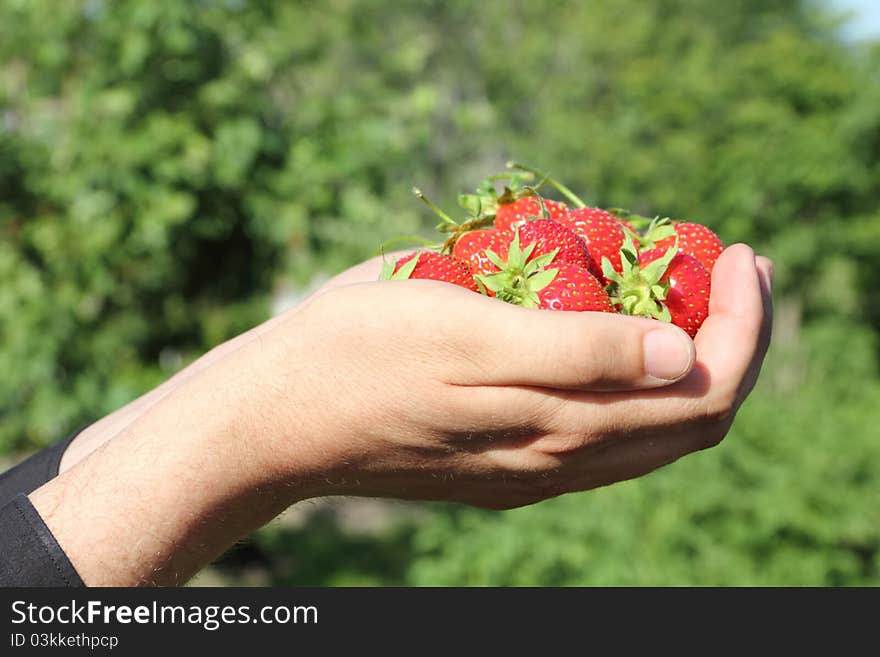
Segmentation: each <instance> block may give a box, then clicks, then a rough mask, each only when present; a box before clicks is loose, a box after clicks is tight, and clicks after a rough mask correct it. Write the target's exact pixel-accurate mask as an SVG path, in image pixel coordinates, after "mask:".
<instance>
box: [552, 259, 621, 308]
mask: <svg viewBox="0 0 880 657" xmlns="http://www.w3.org/2000/svg"><path fill="white" fill-rule="evenodd" d="M538 308H543V309H545V310H572V311H577V312H583V311H587V310H590V311H593V312H600V313H613V312H614V306H612V305H611V299H610V298H609V297H608V293H607V292H606V291H605V288H603V287H602V284H601V283H600V282H599V281H598V279H597V278H596V277H595V276H593V274H591V273H590V272H589V271H588V270H586V269H584V268H583V267H578V266H577V265H562V266H561V267H559V273H557V274H556V276H555V278H554V279H553V280H552V281H550V284H549V285H547V286H546V287H544V288H541V289H540V290H538Z"/></svg>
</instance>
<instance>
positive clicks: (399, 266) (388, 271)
mask: <svg viewBox="0 0 880 657" xmlns="http://www.w3.org/2000/svg"><path fill="white" fill-rule="evenodd" d="M381 278H382V279H383V280H394V281H396V280H405V279H408V278H423V279H429V280H433V281H443V282H444V283H452V284H453V285H459V286H461V287H464V288H467V289H468V290H471V291H473V292H479V291H480V290H479V288H478V287H477V283H476V281H474V275H473V273H472V272H471V269H470V267H468V264H467V263H466V262H464V261H463V260H459V259H458V258H454V257H453V256H450V255H445V254H442V253H436V252H435V251H419V252H418V253H413V254H411V255H408V256H404V257H403V258H401V259H400V260H398V261H397V262H396V263H391V262H386V263H385V264H384V265H383V267H382V276H381Z"/></svg>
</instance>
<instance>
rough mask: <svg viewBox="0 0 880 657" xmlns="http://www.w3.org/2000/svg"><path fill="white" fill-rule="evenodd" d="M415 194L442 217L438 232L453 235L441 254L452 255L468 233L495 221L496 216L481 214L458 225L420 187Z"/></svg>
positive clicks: (443, 245)
mask: <svg viewBox="0 0 880 657" xmlns="http://www.w3.org/2000/svg"><path fill="white" fill-rule="evenodd" d="M412 191H413V194H415V195H416V196H417V197H418V199H419V200H420V201H421V202H422V203H424V204H425V205H427V206H428V207H429V208H431V211H432V212H433V213H434V214H436V215H437V216H438V217H440V223H439V224H438V225H437V226H436V228H437V230H439V231H440V232H442V233H451V235H450V236H449V237H448V238H447V239H446V241H445V242H444V243H443V244H442V246H441V247H440V252H441V253H452V247H453V246H455V243H456V242H457V241H458V239H459V238H460V237H461V236H462V235H464V234H465V233H467V232H470V231H472V230H476V229H478V228H485V227H486V226H491V225H492V222H493V220H494V216H482V215H481V214H479V212H478V213H477V214H476V216H474V217H473V218H472V219H469V220H468V221H465V222H463V223H458V222H457V221H455V219H453V218H452V217H450V216H449V215H448V214H446V213H445V212H443V210H441V209H440V208H439V207H438V206H437V205H436V204H435V203H434V202H433V201H431V200H430V199H429V198H428V197H427V196H425V195H424V193H422V190H420V189H419V188H418V187H413V189H412Z"/></svg>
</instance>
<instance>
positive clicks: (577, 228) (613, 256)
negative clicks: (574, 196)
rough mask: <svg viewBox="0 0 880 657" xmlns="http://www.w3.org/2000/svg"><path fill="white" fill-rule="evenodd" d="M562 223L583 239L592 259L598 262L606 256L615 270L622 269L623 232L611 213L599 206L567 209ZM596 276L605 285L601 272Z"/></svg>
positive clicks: (605, 281) (619, 270)
mask: <svg viewBox="0 0 880 657" xmlns="http://www.w3.org/2000/svg"><path fill="white" fill-rule="evenodd" d="M564 223H565V225H566V226H568V227H569V228H571V229H572V230H573V231H574V232H575V233H576V234H577V236H578V237H580V238H581V239H582V240H583V241H584V243H585V244H586V245H587V249H589V252H590V256H592V258H593V260H594V261H596V262H597V263H598V262H602V260H603V259H604V258H608V259H609V260H610V261H611V265H612V266H613V267H614V270H615V271H616V272H618V273H620V272H621V271H622V269H621V264H620V248H621V247H622V246H623V238H624V235H625V233H624V232H623V229H622V228H621V227H620V224H619V222H618V220H617V219H616V218H615V217H614V216H613V215H611V214H609V213H608V212H605V211H604V210H600V209H599V208H587V207H583V208H575V209H574V210H571V211H569V213H568V220H567V221H566V222H564ZM594 273H596V272H595V270H594ZM597 278H599V280H600V281H601V282H602V283H603V284H606V285H607V283H608V281H607V280H606V279H605V277H604V276H603V275H601V273H599V274H598V275H597Z"/></svg>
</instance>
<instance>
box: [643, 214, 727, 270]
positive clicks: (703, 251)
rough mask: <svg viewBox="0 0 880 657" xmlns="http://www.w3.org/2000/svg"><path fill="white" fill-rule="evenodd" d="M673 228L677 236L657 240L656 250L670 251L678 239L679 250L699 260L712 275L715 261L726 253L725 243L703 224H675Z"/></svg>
mask: <svg viewBox="0 0 880 657" xmlns="http://www.w3.org/2000/svg"><path fill="white" fill-rule="evenodd" d="M673 228H674V230H675V234H674V235H669V236H668V237H666V238H664V239H659V240H657V241H656V242H655V246H656V248H658V249H664V250H665V249H668V248H669V247H670V246H672V245H673V244H675V240H676V238H678V250H679V251H681V252H682V253H687V254H688V255H691V256H693V257H694V258H696V259H697V260H699V261H700V263H701V264H702V265H703V266H704V267H705V268H706V271H708V272H709V273H710V274H711V273H712V269H713V268H714V267H715V261H716V260H718V256H720V255H721V252H722V251H724V243H723V242H722V241H721V240H720V239H719V238H718V236H717V235H716V234H715V233H713V232H712V231H711V230H709V229H708V228H706V227H705V226H703V225H701V224H695V223H690V222H682V223H676V224H674V225H673Z"/></svg>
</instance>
